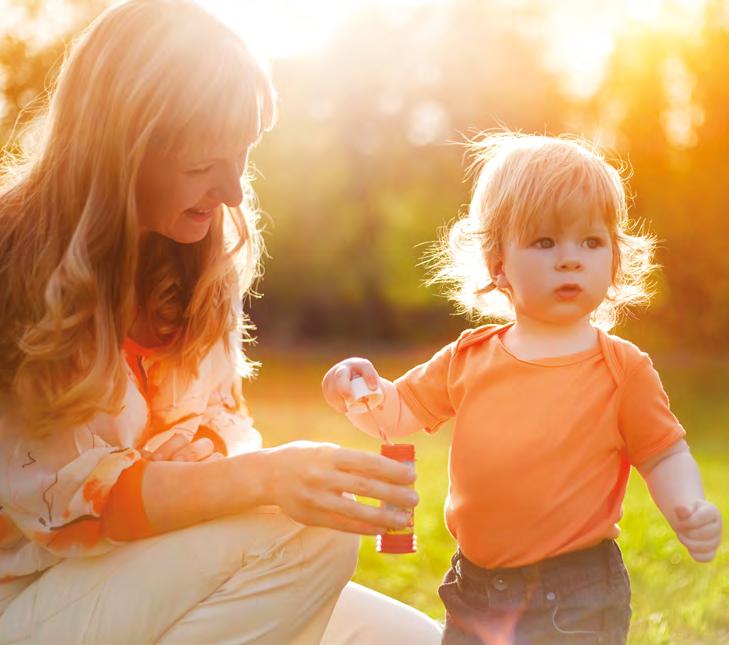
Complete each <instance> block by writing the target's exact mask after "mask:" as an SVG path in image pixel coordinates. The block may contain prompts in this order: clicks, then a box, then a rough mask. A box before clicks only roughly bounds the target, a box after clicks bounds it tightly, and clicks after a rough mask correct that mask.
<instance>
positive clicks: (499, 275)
mask: <svg viewBox="0 0 729 645" xmlns="http://www.w3.org/2000/svg"><path fill="white" fill-rule="evenodd" d="M489 273H490V274H491V279H492V280H493V281H494V285H495V286H496V288H497V289H508V288H509V287H510V286H511V285H510V284H509V280H508V279H507V278H506V273H505V272H504V261H503V260H502V259H501V258H497V259H496V260H494V261H493V262H489Z"/></svg>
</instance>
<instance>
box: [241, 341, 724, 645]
mask: <svg viewBox="0 0 729 645" xmlns="http://www.w3.org/2000/svg"><path fill="white" fill-rule="evenodd" d="M346 355H347V352H346V351H345V352H342V353H337V354H335V355H329V356H323V355H321V354H317V353H314V352H303V351H299V352H296V353H294V354H288V355H287V356H284V355H282V354H280V353H270V354H265V353H262V352H259V351H256V352H254V358H256V359H257V360H260V361H261V362H262V363H263V368H262V369H261V373H260V375H259V377H258V379H257V380H256V381H255V382H252V383H250V384H248V385H247V388H246V391H247V397H248V399H249V403H250V405H251V408H252V410H253V414H254V416H255V417H256V422H257V427H258V428H259V430H261V432H262V433H263V436H264V443H265V444H266V445H269V446H270V445H275V444H278V443H282V442H285V441H290V440H294V439H304V438H305V439H317V440H327V441H335V442H337V443H339V444H341V445H348V446H352V447H358V448H362V449H365V450H372V451H377V450H378V443H377V442H376V441H375V440H374V439H372V438H370V437H367V436H364V435H362V434H361V433H359V432H358V431H356V430H355V429H354V428H352V427H351V426H350V425H349V423H348V422H347V420H346V419H345V418H344V417H343V416H340V415H337V414H336V413H334V412H333V411H332V410H330V409H329V408H328V407H327V406H326V404H325V403H324V402H323V399H322V398H321V395H320V390H319V382H320V380H321V377H322V376H323V374H324V372H325V370H326V368H327V367H328V366H329V365H330V364H331V363H332V362H333V361H334V360H337V359H338V358H340V357H343V356H346ZM426 355H427V353H426ZM423 358H424V355H423V352H414V353H399V354H395V353H385V352H383V353H382V354H381V356H379V357H378V358H377V360H376V361H375V363H376V364H377V365H378V368H379V369H380V371H381V373H382V374H383V375H384V376H388V377H393V376H395V375H397V374H399V373H401V372H402V371H403V368H404V367H406V366H409V365H412V364H414V363H415V362H418V361H419V360H422V359H423ZM658 367H659V369H660V364H659V363H658ZM702 378H703V379H704V380H706V378H707V377H706V370H704V369H701V368H697V367H695V366H694V367H692V368H691V369H690V370H689V369H681V368H680V366H670V367H669V368H667V370H666V371H665V372H664V381H665V382H666V384H667V389H668V391H669V394H671V395H672V400H674V408H675V411H676V413H677V415H678V416H679V418H681V419H682V421H683V422H684V425H685V426H686V427H687V430H688V432H689V442H690V443H691V445H692V449H693V452H694V454H695V456H696V458H697V460H698V462H699V465H700V467H701V471H702V474H703V478H704V485H705V488H706V492H707V496H708V497H709V498H710V499H712V500H713V501H714V502H715V503H716V504H718V506H719V507H720V508H721V509H722V512H723V514H724V516H725V518H726V517H727V515H729V429H728V428H727V425H728V424H727V419H729V416H728V415H727V401H726V397H725V396H723V395H722V394H723V392H725V391H726V386H719V385H718V384H720V383H724V384H725V383H728V382H729V369H721V370H718V371H717V370H713V371H712V372H711V384H713V385H711V386H705V385H704V386H702V387H694V386H695V385H696V384H697V383H698V384H701V383H702ZM692 437H694V439H692ZM448 441H449V430H448V429H445V430H443V431H441V432H440V433H438V434H437V435H436V436H433V437H429V436H425V435H424V434H419V435H417V436H415V437H414V438H413V443H415V444H416V454H417V471H418V481H417V484H416V488H417V490H418V492H419V494H420V498H421V502H420V505H419V506H418V507H417V509H416V521H415V526H416V533H417V537H418V552H417V553H416V554H414V555H399V556H394V555H381V554H379V553H376V552H375V546H374V539H373V538H369V537H368V538H363V540H362V545H361V548H360V559H359V566H358V568H357V572H356V575H355V578H354V579H355V580H356V581H357V582H360V583H362V584H365V585H368V586H370V587H372V588H374V589H377V590H379V591H382V592H384V593H386V594H389V595H391V596H393V597H395V598H399V599H400V600H403V601H404V602H407V603H409V604H411V605H413V606H415V607H417V608H419V609H421V610H422V611H424V612H426V613H428V614H429V615H431V616H433V617H434V618H436V619H439V620H442V618H443V608H442V606H441V604H440V600H439V598H438V595H437V593H436V589H437V587H438V584H439V581H440V578H441V577H442V575H443V573H444V572H445V571H446V569H447V568H448V564H449V559H450V556H451V554H452V552H453V550H454V548H455V547H454V542H453V539H452V538H451V537H450V535H449V534H448V532H447V531H446V529H445V526H444V522H443V502H444V499H445V494H446V488H447V480H448V475H447V459H448ZM725 521H726V520H725ZM621 526H622V531H623V532H622V535H621V537H620V540H619V543H620V546H621V549H622V550H623V554H624V556H625V560H626V564H627V566H628V569H629V571H630V574H631V578H632V584H633V622H632V626H631V638H630V642H631V643H634V644H636V645H638V644H640V645H643V644H654V643H655V644H668V643H676V644H681V645H684V644H694V643H696V644H698V643H702V644H706V645H716V644H719V643H729V540H727V539H726V538H725V540H724V542H723V543H722V546H721V549H720V552H719V555H718V556H717V558H716V559H715V560H714V562H712V563H710V564H708V565H700V564H697V563H695V562H693V561H692V560H691V559H690V558H689V556H688V555H687V554H686V552H685V550H684V547H683V546H682V545H681V544H680V543H679V542H678V541H677V540H676V538H675V537H674V535H673V533H672V531H671V529H670V528H669V526H668V524H667V523H666V522H665V520H664V519H663V517H662V516H661V515H660V513H659V512H658V510H657V509H656V508H655V506H654V505H653V503H652V501H651V500H650V497H649V496H648V493H647V491H646V488H645V485H644V484H643V481H642V480H641V479H640V477H639V476H637V474H635V473H634V475H633V476H631V481H630V485H629V488H628V494H627V496H626V501H625V514H624V517H623V520H622V522H621Z"/></svg>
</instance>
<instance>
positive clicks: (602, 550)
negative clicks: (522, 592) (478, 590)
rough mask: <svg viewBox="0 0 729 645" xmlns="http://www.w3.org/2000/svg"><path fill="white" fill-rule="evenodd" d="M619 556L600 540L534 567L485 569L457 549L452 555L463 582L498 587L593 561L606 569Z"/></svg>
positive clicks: (612, 544)
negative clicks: (510, 581)
mask: <svg viewBox="0 0 729 645" xmlns="http://www.w3.org/2000/svg"><path fill="white" fill-rule="evenodd" d="M619 553H620V550H619V548H618V545H617V544H616V543H615V541H614V540H603V541H602V542H600V543H599V544H596V545H595V546H593V547H590V548H587V549H581V550H579V551H571V552H569V553H563V554H561V555H557V556H555V557H553V558H547V559H546V560H541V561H539V562H535V563H534V564H528V565H524V566H521V567H504V568H498V569H486V568H484V567H479V566H478V565H476V564H474V563H473V562H471V561H470V560H468V559H467V558H466V557H465V556H464V555H463V553H461V550H460V549H459V550H458V551H456V553H455V555H454V556H453V561H452V565H453V569H454V570H455V571H456V573H457V574H458V576H459V577H461V578H462V579H467V580H468V581H469V582H471V583H474V584H476V585H478V584H479V583H483V584H486V585H490V586H495V587H496V588H498V587H499V586H500V585H501V584H503V585H504V586H506V585H507V584H508V580H514V579H519V580H521V581H523V582H524V583H540V582H542V579H543V577H544V576H545V575H548V574H549V573H550V572H554V571H558V570H560V569H564V568H566V567H570V568H571V567H580V566H581V565H594V564H595V563H596V562H599V563H604V564H605V565H606V566H607V565H608V564H609V562H610V559H611V557H614V556H615V554H619Z"/></svg>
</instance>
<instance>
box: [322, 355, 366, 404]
mask: <svg viewBox="0 0 729 645" xmlns="http://www.w3.org/2000/svg"><path fill="white" fill-rule="evenodd" d="M357 376H361V377H362V378H364V380H365V383H367V385H368V386H369V387H370V389H371V390H373V391H374V390H376V389H377V387H378V386H379V383H380V377H379V375H378V374H377V370H375V368H374V365H372V363H370V362H369V361H368V360H367V359H366V358H347V359H345V360H343V361H340V362H339V363H337V364H336V365H333V366H332V367H331V368H330V369H329V371H328V372H327V373H326V374H325V375H324V379H323V380H322V382H321V389H322V392H323V393H324V399H325V400H326V402H327V403H328V404H329V405H331V406H332V407H333V408H334V409H335V410H337V411H339V412H346V411H347V405H348V404H349V403H352V402H353V400H354V399H353V397H352V387H351V385H350V383H351V381H352V379H353V378H355V377H357Z"/></svg>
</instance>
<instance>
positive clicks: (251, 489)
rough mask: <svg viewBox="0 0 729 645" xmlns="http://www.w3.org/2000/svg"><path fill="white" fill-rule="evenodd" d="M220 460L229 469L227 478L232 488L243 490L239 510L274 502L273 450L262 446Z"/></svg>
mask: <svg viewBox="0 0 729 645" xmlns="http://www.w3.org/2000/svg"><path fill="white" fill-rule="evenodd" d="M221 461H222V462H223V463H225V464H226V466H227V467H228V469H229V474H228V475H227V478H228V481H230V482H231V485H232V486H233V487H234V490H236V491H245V494H244V495H243V499H242V500H241V502H242V506H243V508H241V510H245V508H250V507H254V506H267V505H270V504H275V503H276V502H275V501H274V494H273V491H274V482H273V479H274V477H275V473H276V471H277V466H276V459H275V451H274V450H272V449H270V448H264V449H261V450H255V451H253V452H247V453H243V454H241V455H237V456H236V457H229V458H228V459H223V460H221Z"/></svg>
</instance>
